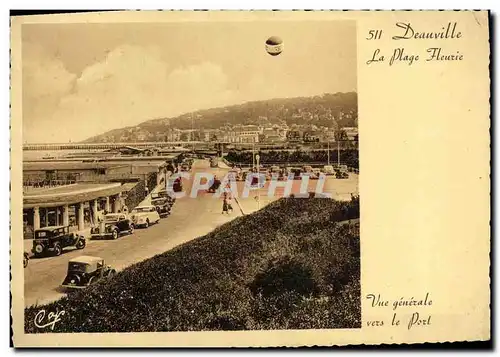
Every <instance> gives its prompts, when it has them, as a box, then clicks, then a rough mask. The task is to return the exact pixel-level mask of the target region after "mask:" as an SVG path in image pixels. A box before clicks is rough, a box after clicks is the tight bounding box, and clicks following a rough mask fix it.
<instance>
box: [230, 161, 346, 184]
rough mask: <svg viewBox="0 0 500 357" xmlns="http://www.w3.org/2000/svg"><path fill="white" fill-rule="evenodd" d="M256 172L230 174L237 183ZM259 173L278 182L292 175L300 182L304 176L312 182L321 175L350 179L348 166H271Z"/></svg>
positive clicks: (234, 171)
mask: <svg viewBox="0 0 500 357" xmlns="http://www.w3.org/2000/svg"><path fill="white" fill-rule="evenodd" d="M256 171H257V170H256V169H240V168H236V167H234V168H232V169H231V171H230V174H232V175H234V178H235V179H236V180H237V181H245V180H246V177H247V176H248V174H249V173H251V172H256ZM259 172H260V173H263V174H265V175H266V179H267V180H270V179H271V178H272V177H273V176H277V178H278V180H286V179H287V178H288V177H289V176H290V174H293V177H294V179H295V180H300V179H302V177H303V176H308V177H309V178H310V179H312V180H317V179H318V178H319V176H320V175H321V174H324V175H326V176H334V177H335V178H337V179H347V178H349V172H348V168H347V166H346V165H340V166H333V165H325V166H323V168H313V167H312V166H309V165H306V166H303V167H279V166H271V167H268V168H264V167H262V168H260V170H259Z"/></svg>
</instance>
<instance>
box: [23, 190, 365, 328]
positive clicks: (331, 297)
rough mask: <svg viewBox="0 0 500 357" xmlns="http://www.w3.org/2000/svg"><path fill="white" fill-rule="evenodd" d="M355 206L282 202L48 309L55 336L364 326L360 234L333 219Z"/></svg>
mask: <svg viewBox="0 0 500 357" xmlns="http://www.w3.org/2000/svg"><path fill="white" fill-rule="evenodd" d="M357 202H358V201H355V202H354V204H353V203H341V202H336V201H333V200H330V199H324V198H318V199H300V198H288V199H281V200H279V201H277V202H274V203H273V204H270V205H269V206H267V207H266V208H265V209H263V210H261V211H259V212H257V213H254V214H252V215H249V216H245V217H240V218H238V219H235V220H234V221H232V222H229V223H227V224H225V225H223V226H221V227H219V228H217V229H216V230H214V231H213V232H211V233H209V234H207V235H206V236H204V237H201V238H199V239H197V240H194V241H191V242H189V243H186V244H184V245H181V246H179V247H177V248H175V249H173V250H171V251H168V252H165V253H163V254H160V255H157V256H155V257H153V258H151V259H148V260H146V261H143V262H141V263H138V264H135V265H133V266H131V267H129V268H127V269H125V270H124V271H123V272H121V273H120V274H118V275H116V276H115V277H114V278H113V279H112V280H110V281H108V282H106V283H100V284H97V285H95V286H92V287H90V288H89V289H87V290H86V291H84V292H81V293H77V294H75V295H73V296H71V297H69V298H63V299H61V300H59V301H57V302H54V303H52V304H49V305H47V306H45V309H46V310H47V311H55V310H56V309H57V310H59V311H60V310H61V309H64V310H65V311H66V313H65V315H64V317H63V319H62V321H61V322H59V323H58V324H57V325H56V329H55V330H54V331H53V332H70V331H71V332H80V331H81V332H106V331H114V332H126V331H192V330H207V329H223V330H238V329H302V328H354V327H360V323H361V322H360V321H361V311H360V285H359V274H360V271H359V259H360V257H359V233H357V232H353V231H352V229H350V227H349V225H336V224H333V221H342V220H344V219H346V218H357V217H359V205H358V204H357ZM346 215H349V217H346ZM358 232H359V231H358ZM39 310H40V307H31V308H27V309H26V316H25V324H26V332H41V331H38V330H37V329H36V327H35V326H34V324H33V321H34V316H35V314H36V313H37V312H38V311H39Z"/></svg>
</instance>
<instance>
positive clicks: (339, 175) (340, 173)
mask: <svg viewBox="0 0 500 357" xmlns="http://www.w3.org/2000/svg"><path fill="white" fill-rule="evenodd" d="M335 177H336V178H338V179H348V178H349V173H347V172H345V171H340V170H339V171H337V173H336V174H335Z"/></svg>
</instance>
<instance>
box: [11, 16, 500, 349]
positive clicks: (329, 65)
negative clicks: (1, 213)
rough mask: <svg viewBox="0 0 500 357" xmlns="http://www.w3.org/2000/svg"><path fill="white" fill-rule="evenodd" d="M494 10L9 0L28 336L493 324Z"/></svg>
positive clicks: (413, 338)
mask: <svg viewBox="0 0 500 357" xmlns="http://www.w3.org/2000/svg"><path fill="white" fill-rule="evenodd" d="M489 63H490V47H489V13H488V12H487V11H415V12H413V11H401V12H398V11H395V12H391V11H377V12H371V11H362V12H356V11H344V12H341V11H144V12H140V11H139V12H137V11H135V12H127V11H124V12H103V13H97V12H96V13H85V14H58V15H39V16H20V17H16V16H13V17H11V80H12V85H11V100H12V102H11V108H12V111H11V113H12V116H11V136H12V143H11V149H12V150H11V158H12V167H11V270H12V279H11V294H12V305H11V314H12V329H13V344H14V346H15V347H46V346H51V347H52V346H54V347H55V346H59V347H82V346H89V347H90V346H98V347H100V346H109V347H131V346H141V347H254V346H262V347H269V346H289V347H295V346H343V345H361V344H364V345H376V344H401V343H423V342H449V341H451V342H453V341H488V340H489V339H490V325H491V323H490V274H489V272H490V259H489V254H490V225H489V221H490V205H489V202H490V166H489V165H490V164H489V162H490V136H489V128H490V104H489V100H490V89H489V88H490V78H489Z"/></svg>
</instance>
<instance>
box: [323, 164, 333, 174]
mask: <svg viewBox="0 0 500 357" xmlns="http://www.w3.org/2000/svg"><path fill="white" fill-rule="evenodd" d="M323 173H324V174H325V175H335V170H334V168H333V166H332V165H325V166H323Z"/></svg>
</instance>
